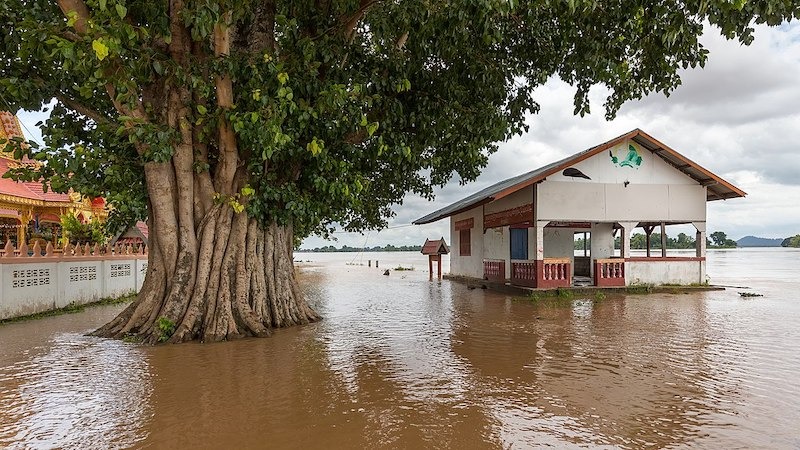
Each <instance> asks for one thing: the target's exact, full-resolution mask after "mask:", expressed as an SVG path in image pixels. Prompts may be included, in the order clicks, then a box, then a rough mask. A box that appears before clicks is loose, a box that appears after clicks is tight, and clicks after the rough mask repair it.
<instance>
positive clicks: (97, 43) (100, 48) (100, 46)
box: [92, 39, 108, 61]
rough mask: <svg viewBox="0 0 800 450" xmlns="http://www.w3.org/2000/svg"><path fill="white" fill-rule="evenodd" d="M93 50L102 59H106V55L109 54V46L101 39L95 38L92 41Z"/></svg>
mask: <svg viewBox="0 0 800 450" xmlns="http://www.w3.org/2000/svg"><path fill="white" fill-rule="evenodd" d="M92 50H94V54H95V56H97V59H99V60H100V61H102V60H104V59H105V58H106V56H108V46H106V44H104V43H103V41H102V40H100V39H95V40H93V41H92Z"/></svg>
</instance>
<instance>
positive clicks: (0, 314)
mask: <svg viewBox="0 0 800 450" xmlns="http://www.w3.org/2000/svg"><path fill="white" fill-rule="evenodd" d="M146 273H147V255H142V254H138V255H133V254H124V255H118V256H59V257H52V256H51V257H8V258H6V257H4V258H0V281H1V282H0V319H8V318H12V317H19V316H25V315H28V314H36V313H40V312H44V311H49V310H52V309H58V308H63V307H65V306H67V305H69V304H70V303H76V304H85V303H90V302H93V301H97V300H100V299H102V298H107V297H119V296H121V295H124V294H128V293H132V292H138V290H139V289H140V288H141V287H142V283H143V282H144V277H145V274H146Z"/></svg>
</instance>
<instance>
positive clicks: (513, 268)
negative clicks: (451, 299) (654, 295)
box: [483, 220, 706, 289]
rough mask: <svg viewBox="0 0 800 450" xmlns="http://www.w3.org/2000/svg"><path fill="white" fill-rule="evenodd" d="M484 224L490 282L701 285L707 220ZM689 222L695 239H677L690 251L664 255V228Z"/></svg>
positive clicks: (539, 286) (542, 285) (541, 285)
mask: <svg viewBox="0 0 800 450" xmlns="http://www.w3.org/2000/svg"><path fill="white" fill-rule="evenodd" d="M486 223H487V224H488V226H487V228H486V229H485V231H484V242H485V245H484V246H483V249H484V258H483V278H484V279H486V280H489V281H493V282H503V283H508V284H511V285H515V286H522V287H529V288H537V289H553V288H568V287H573V286H576V287H584V286H594V287H620V286H629V285H648V284H653V285H661V284H702V283H704V282H705V278H706V277H705V256H706V255H705V253H706V228H705V222H689V223H687V222H658V223H656V222H651V221H641V222H588V221H586V222H557V221H537V222H536V225H535V226H534V224H533V222H532V221H528V222H523V223H516V224H513V225H501V224H497V226H491V225H492V221H491V220H487V222H486ZM688 224H691V225H693V228H694V230H695V239H694V240H693V242H692V240H691V239H689V238H687V236H686V234H685V233H681V236H682V237H683V238H684V241H683V243H684V245H688V244H691V245H693V246H694V248H693V249H689V250H688V251H683V252H680V253H681V254H679V255H675V254H668V253H667V239H668V238H667V228H668V227H669V226H674V225H688ZM684 228H685V227H684ZM637 229H638V230H639V231H640V232H638V233H636V231H635V230H637ZM656 230H658V231H656ZM654 231H655V234H654ZM635 233H636V234H638V236H635V237H636V238H637V239H635V242H634V244H633V246H632V244H631V237H632V236H633V235H634V234H635ZM643 236H644V238H643ZM653 238H655V240H654V239H653ZM642 241H645V242H646V243H647V245H645V246H644V247H642ZM692 250H693V252H692V253H693V254H691V253H688V252H691V251H692ZM634 251H635V252H636V254H634V253H632V252H634Z"/></svg>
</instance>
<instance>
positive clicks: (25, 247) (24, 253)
mask: <svg viewBox="0 0 800 450" xmlns="http://www.w3.org/2000/svg"><path fill="white" fill-rule="evenodd" d="M17 256H28V244H22V245H20V246H19V254H18V255H17Z"/></svg>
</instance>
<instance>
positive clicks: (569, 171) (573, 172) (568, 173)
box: [561, 167, 591, 180]
mask: <svg viewBox="0 0 800 450" xmlns="http://www.w3.org/2000/svg"><path fill="white" fill-rule="evenodd" d="M561 175H564V176H565V177H573V178H586V179H587V180H591V178H589V177H588V176H587V175H586V174H585V173H583V172H581V171H580V170H578V169H576V168H574V167H569V168H566V169H564V171H563V172H561Z"/></svg>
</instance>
